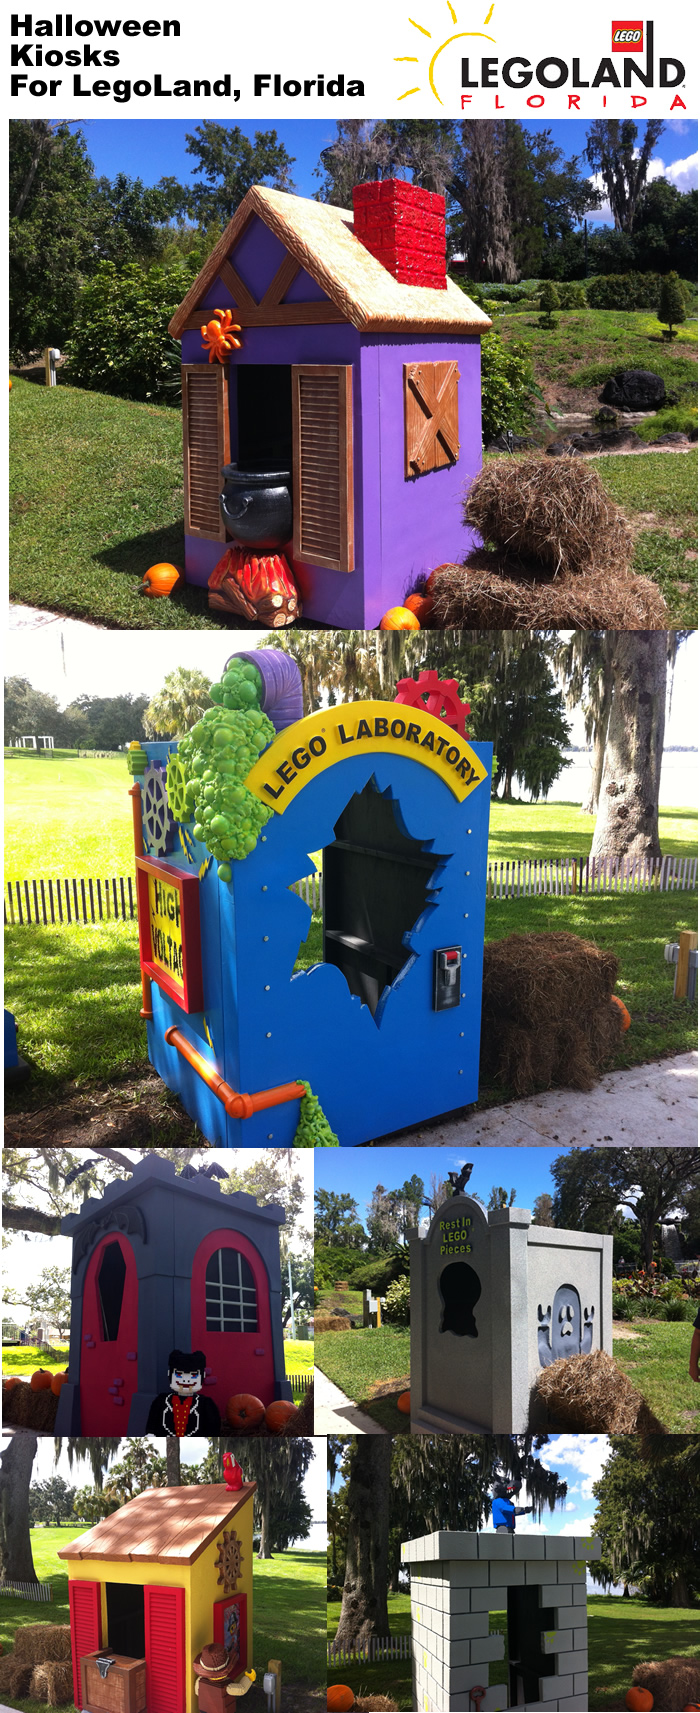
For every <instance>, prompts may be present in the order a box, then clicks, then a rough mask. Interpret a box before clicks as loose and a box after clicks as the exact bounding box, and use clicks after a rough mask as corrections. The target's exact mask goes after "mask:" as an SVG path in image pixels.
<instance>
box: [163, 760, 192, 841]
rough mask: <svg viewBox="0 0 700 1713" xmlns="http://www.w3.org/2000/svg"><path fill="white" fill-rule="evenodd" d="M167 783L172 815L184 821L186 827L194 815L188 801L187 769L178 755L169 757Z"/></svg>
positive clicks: (177, 819)
mask: <svg viewBox="0 0 700 1713" xmlns="http://www.w3.org/2000/svg"><path fill="white" fill-rule="evenodd" d="M166 783H167V787H168V803H169V805H170V813H171V815H173V816H174V818H175V820H176V821H182V823H183V825H184V824H185V823H186V822H187V821H190V820H191V819H192V815H191V811H190V807H189V804H188V801H187V781H186V778H185V769H184V766H183V764H182V762H181V760H180V757H179V756H178V755H171V756H169V757H168V771H167V774H166Z"/></svg>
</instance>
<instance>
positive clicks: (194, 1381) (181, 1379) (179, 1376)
mask: <svg viewBox="0 0 700 1713" xmlns="http://www.w3.org/2000/svg"><path fill="white" fill-rule="evenodd" d="M170 1384H171V1386H172V1389H173V1391H174V1392H177V1394H178V1397H180V1398H194V1397H195V1396H196V1394H197V1392H201V1390H202V1375H201V1373H200V1370H199V1369H198V1368H173V1369H172V1371H171V1374H170Z"/></svg>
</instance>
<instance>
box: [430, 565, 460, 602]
mask: <svg viewBox="0 0 700 1713" xmlns="http://www.w3.org/2000/svg"><path fill="white" fill-rule="evenodd" d="M452 569H453V567H452V566H451V565H436V566H435V570H434V571H431V573H430V576H429V577H426V579H425V592H426V595H432V592H433V582H434V580H435V578H436V577H439V575H440V572H441V571H451V570H452Z"/></svg>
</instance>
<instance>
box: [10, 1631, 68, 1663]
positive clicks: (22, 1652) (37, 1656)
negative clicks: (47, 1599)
mask: <svg viewBox="0 0 700 1713" xmlns="http://www.w3.org/2000/svg"><path fill="white" fill-rule="evenodd" d="M14 1651H15V1658H16V1659H21V1660H25V1661H27V1662H28V1663H30V1664H31V1665H44V1664H45V1663H46V1661H47V1660H66V1659H70V1657H71V1651H70V1625H68V1624H23V1625H22V1626H21V1628H20V1629H19V1630H15V1650H14Z"/></svg>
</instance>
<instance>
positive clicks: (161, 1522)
mask: <svg viewBox="0 0 700 1713" xmlns="http://www.w3.org/2000/svg"><path fill="white" fill-rule="evenodd" d="M255 1486H256V1483H255V1482H254V1481H244V1483H243V1486H242V1488H241V1491H240V1493H229V1492H228V1491H227V1489H226V1487H225V1486H223V1485H219V1484H217V1485H216V1486H201V1487H151V1488H149V1491H148V1492H147V1493H140V1494H139V1496H138V1498H137V1499H129V1500H128V1502H127V1504H126V1505H122V1506H121V1507H120V1509H119V1510H118V1511H115V1512H114V1514H113V1515H112V1516H111V1517H105V1519H104V1522H101V1523H96V1524H95V1527H94V1529H88V1531H87V1533H86V1534H84V1535H78V1538H77V1540H74V1541H70V1542H69V1544H68V1546H64V1547H61V1549H60V1551H59V1554H58V1556H59V1558H67V1559H72V1558H73V1559H74V1558H80V1559H99V1558H104V1559H115V1560H117V1561H119V1562H122V1563H124V1564H128V1563H137V1562H139V1560H145V1561H146V1562H148V1561H149V1560H154V1559H156V1560H157V1561H158V1563H159V1564H194V1561H195V1559H197V1558H199V1555H200V1553H202V1552H204V1549H205V1547H207V1546H208V1545H209V1542H210V1541H213V1540H214V1539H215V1537H216V1535H218V1533H219V1530H220V1529H223V1528H225V1527H226V1526H227V1524H228V1523H230V1522H232V1521H233V1519H234V1517H235V1516H236V1515H237V1513H238V1512H239V1511H241V1510H242V1509H243V1506H244V1505H247V1503H248V1501H249V1500H250V1499H252V1497H253V1494H254V1492H255Z"/></svg>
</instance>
